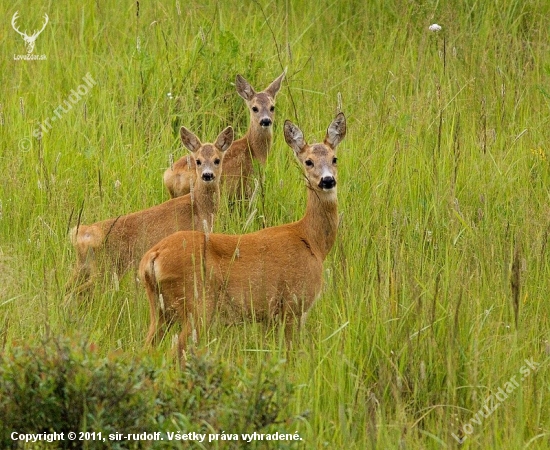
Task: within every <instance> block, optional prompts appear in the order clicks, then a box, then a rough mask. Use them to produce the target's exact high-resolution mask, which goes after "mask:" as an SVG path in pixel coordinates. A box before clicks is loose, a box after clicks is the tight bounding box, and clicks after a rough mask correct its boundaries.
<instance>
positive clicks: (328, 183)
mask: <svg viewBox="0 0 550 450" xmlns="http://www.w3.org/2000/svg"><path fill="white" fill-rule="evenodd" d="M334 186H336V179H335V178H334V177H323V178H321V181H320V182H319V187H320V188H321V189H332V188H333V187H334Z"/></svg>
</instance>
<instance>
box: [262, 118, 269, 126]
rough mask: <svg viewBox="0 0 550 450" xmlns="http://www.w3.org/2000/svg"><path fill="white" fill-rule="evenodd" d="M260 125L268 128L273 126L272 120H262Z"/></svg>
mask: <svg viewBox="0 0 550 450" xmlns="http://www.w3.org/2000/svg"><path fill="white" fill-rule="evenodd" d="M260 125H261V126H262V127H268V126H270V125H271V119H262V120H260Z"/></svg>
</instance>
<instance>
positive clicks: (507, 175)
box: [0, 0, 550, 449]
mask: <svg viewBox="0 0 550 450" xmlns="http://www.w3.org/2000/svg"><path fill="white" fill-rule="evenodd" d="M16 11H19V19H18V24H19V26H20V28H21V30H24V29H27V30H31V29H33V28H35V29H38V28H39V27H40V26H41V23H42V20H43V15H44V14H45V13H46V14H48V16H49V23H48V25H47V26H46V27H45V29H44V31H43V32H42V34H40V36H39V37H38V38H37V40H36V46H35V49H34V54H37V55H42V54H44V55H46V57H47V59H45V60H36V61H26V60H20V59H17V58H16V57H15V56H14V55H20V54H25V53H26V50H25V45H24V42H23V40H22V39H21V36H20V35H18V34H17V33H16V32H15V31H14V30H13V29H12V27H11V26H10V21H11V18H12V16H13V14H14V13H15V12H16ZM0 17H2V18H3V20H2V24H1V29H2V33H1V34H0V47H1V48H2V49H3V51H2V53H1V55H2V56H1V58H0V74H1V75H0V79H1V88H0V173H1V174H2V182H1V183H0V346H1V348H2V349H3V351H7V350H9V349H10V348H11V347H13V346H16V345H20V344H21V343H29V342H35V341H39V340H40V339H42V338H43V337H44V336H46V335H60V336H68V337H75V338H76V337H78V336H82V335H84V336H86V338H87V339H88V340H89V341H90V342H93V343H94V346H95V347H96V348H97V351H98V353H99V354H100V355H108V354H110V353H111V352H114V351H116V352H119V354H122V355H123V357H124V358H127V359H128V360H132V359H133V358H136V357H138V356H140V355H143V354H144V353H147V354H152V355H153V358H156V359H157V360H158V361H159V364H160V363H161V362H160V361H163V362H162V364H172V366H173V368H172V369H171V370H173V371H177V370H179V369H178V367H177V364H176V363H175V361H174V356H173V355H174V350H173V348H172V345H171V339H166V340H165V342H163V343H162V345H161V346H160V347H159V348H158V349H155V350H153V351H148V350H146V349H144V341H145V335H146V333H147V327H148V323H149V309H148V303H147V300H146V297H145V293H144V291H143V289H142V288H141V286H140V285H138V284H136V283H135V282H134V279H135V275H134V274H128V275H126V276H125V277H124V278H122V279H120V280H118V279H113V278H112V277H110V276H109V277H107V279H106V280H104V283H100V284H99V285H98V286H96V288H95V289H94V291H93V293H92V295H91V298H90V299H88V301H84V302H81V301H79V300H78V299H75V298H71V297H70V296H69V298H67V297H66V292H65V285H66V283H67V280H68V279H69V277H70V274H71V271H72V269H73V267H74V263H75V259H76V256H75V252H74V249H73V248H72V246H71V245H70V243H69V239H68V230H69V229H70V228H71V227H73V226H75V225H76V224H77V222H78V221H79V220H80V221H81V222H82V223H86V224H89V223H93V222H95V221H98V220H102V219H106V218H110V217H116V216H118V215H120V214H124V213H127V212H131V211H136V210H139V209H142V208H146V207H149V206H152V205H155V204H157V203H160V202H162V201H165V200H167V199H168V198H169V197H168V193H167V191H166V190H165V188H164V186H163V183H162V174H163V172H164V170H165V169H166V167H168V165H169V164H170V162H171V161H172V160H175V159H177V158H179V157H180V156H181V155H183V154H186V150H185V149H184V148H183V147H182V145H181V143H180V140H179V134H178V130H179V128H180V127H181V126H182V125H185V126H186V127H188V128H189V129H191V130H193V132H195V133H196V134H197V135H198V136H199V137H200V138H201V139H202V140H203V141H212V140H213V139H215V137H216V136H217V135H218V133H219V132H220V131H221V130H222V129H223V128H224V127H226V126H227V125H232V126H233V127H234V128H235V130H236V135H237V136H239V137H240V136H242V135H243V134H244V132H245V131H246V128H247V126H248V112H247V110H246V106H245V104H244V102H243V100H242V99H241V98H240V97H239V96H238V95H237V93H236V91H235V86H234V82H235V76H236V75H237V74H242V75H243V76H244V77H245V78H246V79H247V80H249V81H250V82H251V84H252V85H253V86H254V87H255V88H257V90H260V89H263V88H265V87H266V86H267V85H268V84H269V83H270V82H271V81H272V80H273V79H275V78H276V77H277V76H278V75H279V74H280V73H281V72H282V71H283V69H284V68H287V76H286V79H285V81H284V82H283V86H282V88H281V91H280V92H279V94H278V96H277V110H276V118H275V128H274V145H273V149H272V151H271V153H270V155H269V158H268V161H267V164H266V166H265V167H258V168H257V171H256V178H257V180H258V182H257V183H258V189H257V191H256V195H255V196H254V197H253V198H252V199H251V200H250V201H243V202H238V203H236V204H229V202H227V201H224V202H223V204H222V207H221V211H220V214H219V218H218V223H217V231H220V232H227V233H244V232H250V231H253V230H257V229H260V228H263V227H267V226H273V225H279V224H283V223H286V222H290V221H293V220H297V219H299V218H300V217H301V216H302V214H303V212H304V209H305V200H306V189H305V186H304V181H303V175H302V173H301V171H300V169H299V167H297V165H296V164H295V162H294V156H293V154H292V151H291V149H290V148H289V147H288V146H287V145H286V144H285V142H284V138H283V132H282V129H283V122H284V120H285V119H290V120H292V121H293V122H294V123H296V124H298V125H299V126H300V128H301V129H302V130H303V131H304V134H305V137H306V140H307V141H308V142H318V141H320V140H321V139H322V138H323V137H324V135H325V131H326V128H327V126H328V125H329V124H330V122H331V120H332V119H333V118H334V116H335V115H336V113H337V112H339V111H343V112H344V113H345V114H346V117H347V123H348V132H347V136H346V138H345V139H344V141H343V142H342V144H340V146H339V148H338V152H337V153H338V166H339V168H338V174H339V180H338V198H339V210H340V212H341V221H340V228H339V231H338V238H337V241H336V244H335V246H334V247H333V249H332V252H331V253H330V254H329V256H328V258H327V260H326V262H325V285H324V290H323V294H322V296H321V297H320V298H319V300H318V301H317V303H316V304H315V306H314V307H313V309H312V310H311V313H310V314H309V317H308V321H307V322H306V325H305V328H304V330H303V333H302V335H301V339H300V343H299V344H298V345H296V346H293V348H292V349H291V350H290V351H289V352H287V350H286V347H285V344H284V340H283V339H282V336H281V333H280V332H279V330H278V329H276V328H275V329H270V328H267V327H265V326H264V325H262V324H252V323H245V324H239V325H236V326H230V327H228V326H225V325H223V324H214V326H213V327H212V328H210V329H209V330H208V331H207V333H206V335H204V336H203V337H202V338H201V340H200V342H199V343H198V345H197V351H198V352H200V353H202V354H206V355H209V357H212V358H214V359H217V360H222V361H228V362H230V363H231V364H234V365H237V366H239V367H240V368H242V369H243V370H245V371H247V372H248V373H251V374H254V373H255V372H257V371H260V370H262V369H261V368H262V367H264V366H265V365H277V366H278V367H279V376H280V377H282V378H281V379H282V380H284V381H288V382H289V383H292V385H294V386H295V392H294V395H293V397H292V401H291V402H289V404H288V405H287V407H286V408H287V409H288V410H287V411H286V413H287V414H288V416H293V417H296V418H297V419H296V420H295V422H294V423H292V424H290V425H289V427H290V428H289V429H292V431H294V430H296V431H297V432H298V433H299V434H300V436H301V437H302V439H303V441H301V444H299V446H300V448H308V449H310V448H333V449H335V448H346V449H365V448H407V449H436V448H437V449H439V448H459V447H460V448H472V449H473V448H507V449H508V448H509V449H524V448H529V449H537V448H541V449H542V448H548V446H549V445H550V442H549V441H550V410H549V408H548V406H547V405H548V403H547V402H548V401H549V396H550V392H549V388H550V373H549V370H548V360H549V357H550V336H549V330H550V324H549V317H550V302H549V301H548V300H549V299H548V297H547V295H548V292H550V264H549V258H550V256H549V254H548V252H549V251H550V250H549V248H548V247H549V242H548V240H549V237H550V189H549V186H550V165H549V164H550V160H549V158H550V149H549V146H548V142H549V141H550V140H549V138H550V123H549V122H550V42H549V39H548V32H549V30H550V3H549V2H548V1H547V0H526V1H520V0H501V1H498V2H480V1H477V0H465V1H462V2H452V1H435V0H433V1H428V0H426V1H419V0H418V1H410V0H391V1H380V0H374V1H358V0H352V1H337V0H317V1H312V0H304V1H292V0H273V1H267V0H258V1H244V2H238V1H233V0H231V1H227V2H213V1H204V2H198V1H195V0H191V1H186V2H183V1H181V0H170V1H159V2H116V1H114V0H105V1H100V0H97V1H95V2H84V3H80V2H68V1H64V2H51V1H50V2H43V3H41V4H40V5H38V4H35V3H33V5H32V6H31V5H30V4H29V3H28V2H21V1H16V2H12V3H10V4H9V2H3V3H0ZM433 23H437V24H439V25H440V26H441V27H442V29H441V30H440V31H438V32H435V31H430V30H429V26H430V25H431V24H433ZM87 76H88V80H93V83H91V82H90V83H89V85H87V84H86V81H84V79H85V78H86V77H87ZM81 85H85V86H87V89H85V90H86V93H84V89H81V90H80V92H81V93H82V95H81V94H78V92H77V94H78V97H79V98H77V95H75V94H73V93H72V91H73V90H74V91H78V88H79V86H81ZM71 95H72V97H70V96H71ZM71 99H72V100H74V102H71ZM68 103H70V104H71V108H68V107H67V104H68ZM59 106H63V109H59ZM56 111H57V114H56ZM52 117H56V120H55V121H51V120H50V125H51V126H46V127H43V128H41V126H40V124H44V123H45V121H46V119H48V118H50V119H51V118H52ZM41 129H42V130H43V131H42V133H38V132H37V130H41ZM44 130H45V131H44ZM174 331H177V327H176V328H175V330H174ZM545 405H546V406H545ZM143 431H150V432H154V431H155V430H143ZM175 431H177V430H175ZM225 431H226V432H231V430H225ZM253 431H254V430H250V432H253ZM459 441H461V442H462V443H461V444H459ZM205 448H209V447H205ZM273 448H276V447H273Z"/></svg>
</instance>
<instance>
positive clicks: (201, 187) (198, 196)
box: [191, 181, 220, 231]
mask: <svg viewBox="0 0 550 450" xmlns="http://www.w3.org/2000/svg"><path fill="white" fill-rule="evenodd" d="M191 201H192V202H193V208H194V210H195V214H196V217H197V219H198V221H199V224H198V225H199V229H200V230H201V231H204V230H203V226H204V225H203V222H204V220H206V222H207V226H208V230H211V229H212V227H213V220H214V217H215V216H216V214H217V212H218V207H219V204H220V184H219V183H218V182H214V183H204V182H202V181H197V185H196V187H195V189H193V191H192V193H191Z"/></svg>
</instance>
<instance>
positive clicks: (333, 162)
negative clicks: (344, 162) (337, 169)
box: [332, 156, 338, 164]
mask: <svg viewBox="0 0 550 450" xmlns="http://www.w3.org/2000/svg"><path fill="white" fill-rule="evenodd" d="M337 162H338V158H336V156H335V157H334V158H332V164H336V163H337Z"/></svg>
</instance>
